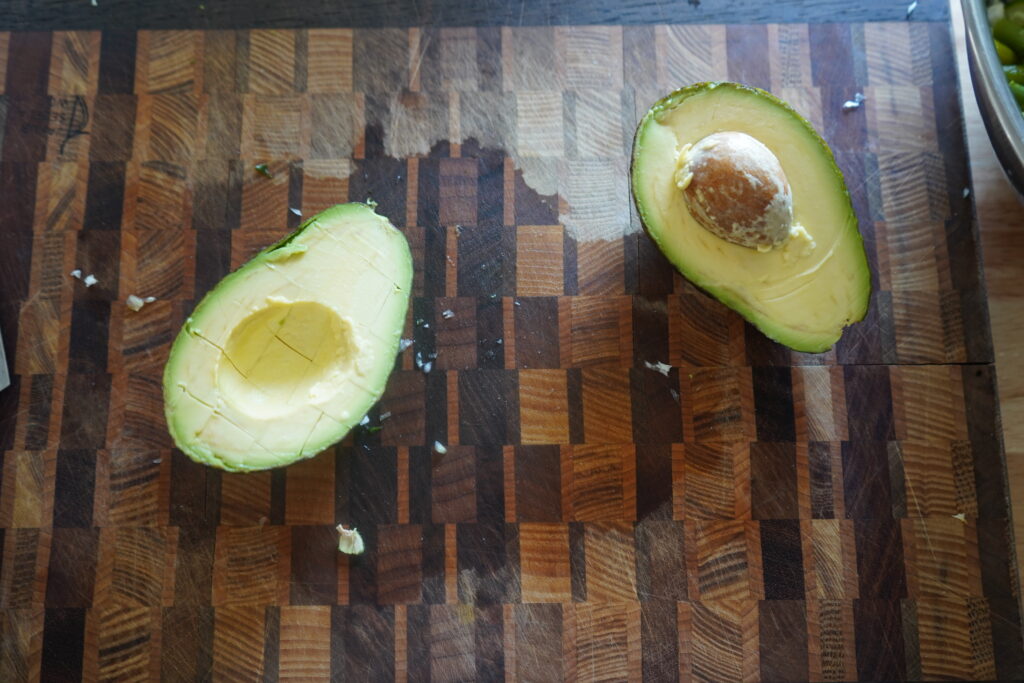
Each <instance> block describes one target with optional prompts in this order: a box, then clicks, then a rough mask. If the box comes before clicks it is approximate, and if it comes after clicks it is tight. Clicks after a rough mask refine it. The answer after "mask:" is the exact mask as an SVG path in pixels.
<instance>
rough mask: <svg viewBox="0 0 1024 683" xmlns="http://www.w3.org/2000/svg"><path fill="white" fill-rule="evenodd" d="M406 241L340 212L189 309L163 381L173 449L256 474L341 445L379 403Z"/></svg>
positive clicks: (404, 277)
mask: <svg viewBox="0 0 1024 683" xmlns="http://www.w3.org/2000/svg"><path fill="white" fill-rule="evenodd" d="M411 282H412V257H411V255H410V253H409V245H408V243H407V242H406V240H405V236H404V235H403V234H402V233H401V232H399V231H398V230H397V229H396V228H395V227H394V226H392V225H391V223H389V222H388V220H387V219H386V218H384V217H383V216H379V215H377V213H375V212H374V210H373V208H371V207H370V206H367V205H365V204H344V205H339V206H335V207H332V208H330V209H327V210H326V211H324V212H323V213H321V214H318V215H316V216H314V217H312V218H310V219H309V220H307V221H306V222H304V223H303V224H302V226H301V227H299V228H298V229H297V230H296V231H295V232H294V233H292V234H291V235H289V236H288V237H286V238H285V239H283V240H281V241H280V242H278V243H277V244H274V245H272V246H270V247H268V248H266V249H264V250H263V251H261V252H260V253H259V254H257V255H256V256H255V257H254V258H253V259H252V260H251V261H249V262H248V263H246V264H245V265H244V266H242V267H241V268H239V269H238V270H237V271H235V272H233V273H231V274H230V275H228V276H227V277H225V278H224V279H223V280H221V281H220V283H218V284H217V286H216V287H214V288H213V289H212V290H211V291H210V292H209V293H208V294H207V295H206V296H205V297H204V298H203V300H202V301H200V302H199V305H197V306H196V308H195V311H193V312H192V315H191V316H189V318H188V320H186V322H185V324H184V326H183V327H182V329H181V332H179V334H178V336H177V338H176V339H175V341H174V345H173V346H172V347H171V352H170V356H169V358H168V360H167V365H166V367H165V369H164V387H163V389H164V411H165V414H166V417H167V424H168V427H169V429H170V433H171V436H172V437H173V438H174V442H175V444H176V445H177V446H178V448H180V449H181V450H182V451H183V452H184V453H186V454H187V455H188V456H189V457H191V458H192V459H193V460H196V461H198V462H201V463H204V464H207V465H213V466H214V467H220V468H222V469H225V470H232V471H248V470H262V469H268V468H272V467H280V466H283V465H287V464H289V463H292V462H294V461H296V460H299V459H301V458H308V457H310V456H313V455H316V454H317V453H319V452H320V451H322V450H323V449H325V448H327V447H328V446H330V445H331V444H333V443H335V442H337V441H339V440H341V439H342V438H343V437H344V436H345V434H346V433H348V431H349V430H350V429H351V428H352V427H353V426H354V425H356V424H357V423H358V422H359V421H360V420H361V419H362V417H363V415H364V414H365V413H366V412H367V411H368V410H369V409H370V408H371V407H372V406H373V404H374V403H376V401H377V399H379V398H380V395H381V393H382V392H383V391H384V386H385V384H386V382H387V379H388V375H389V374H390V372H391V369H392V367H393V366H394V364H395V356H396V354H397V352H398V345H399V340H400V338H401V335H402V328H403V325H404V322H405V314H406V309H407V308H408V304H409V290H410V287H411Z"/></svg>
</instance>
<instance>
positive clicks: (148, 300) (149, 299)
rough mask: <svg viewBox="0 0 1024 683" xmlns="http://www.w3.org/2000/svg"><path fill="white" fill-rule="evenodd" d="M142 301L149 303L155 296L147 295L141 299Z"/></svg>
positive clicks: (154, 299)
mask: <svg viewBox="0 0 1024 683" xmlns="http://www.w3.org/2000/svg"><path fill="white" fill-rule="evenodd" d="M143 301H145V302H146V303H147V304H151V303H153V302H154V301H156V297H155V296H147V297H146V298H145V299H143Z"/></svg>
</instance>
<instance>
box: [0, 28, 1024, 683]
mask: <svg viewBox="0 0 1024 683" xmlns="http://www.w3.org/2000/svg"><path fill="white" fill-rule="evenodd" d="M0 74H2V75H3V80H2V81H0V87H2V93H3V97H2V99H0V104H2V105H3V106H2V108H0V115H2V119H0V121H2V124H3V125H0V130H2V131H3V138H2V144H3V148H2V163H0V217H2V226H3V231H4V240H3V244H2V246H0V283H2V287H0V327H2V329H3V331H4V338H5V339H6V340H8V358H9V360H10V362H11V363H12V370H13V372H12V380H13V384H12V386H11V387H10V388H9V389H7V390H5V391H4V392H3V393H0V420H2V422H0V451H2V457H3V467H2V470H0V471H2V480H0V546H2V555H0V557H2V564H0V650H2V654H0V679H2V680H16V679H18V678H23V677H28V678H35V677H39V676H42V677H44V678H48V679H54V678H62V677H66V678H72V679H73V678H78V677H84V678H85V679H86V680H95V679H98V678H126V679H127V678H135V679H141V678H156V677H158V676H162V677H164V678H167V679H171V680H196V679H203V678H209V677H211V676H213V677H217V678H231V679H238V680H255V679H258V678H261V677H262V678H266V679H275V678H278V677H282V678H283V677H293V678H295V677H297V678H304V679H321V678H327V677H329V676H330V677H334V678H337V679H348V678H353V679H357V680H386V679H391V678H398V679H403V680H404V679H412V680H469V679H478V680H500V679H502V678H505V679H522V680H557V679H583V680H626V679H630V680H637V679H640V678H641V677H643V678H645V679H648V680H674V679H682V680H729V681H739V680H743V681H758V680H764V681H769V680H771V681H776V680H805V679H814V680H882V679H895V678H910V679H920V678H931V679H934V678H943V677H945V678H953V679H994V678H1002V679H1008V680H1009V679H1015V678H1021V677H1022V676H1024V652H1022V648H1021V633H1020V613H1019V609H1018V602H1017V591H1018V586H1017V581H1016V570H1015V564H1014V560H1013V557H1012V551H1011V547H1012V546H1011V544H1010V543H1009V529H1010V526H1009V519H1008V518H1009V510H1008V505H1007V498H1006V477H1005V464H1004V460H1003V454H1002V447H1001V441H1000V428H999V423H998V406H997V403H996V399H995V390H994V383H995V378H994V375H993V370H992V365H991V361H992V350H991V344H990V340H989V335H988V320H987V313H986V304H985V293H984V286H983V282H982V279H981V276H980V268H979V263H980V257H979V253H978V243H977V235H976V231H975V227H974V223H973V214H972V208H971V198H970V196H969V195H970V193H969V178H968V173H967V168H966V161H965V155H964V144H963V136H962V121H961V116H960V111H959V108H958V99H957V82H956V75H955V70H954V66H953V59H952V49H951V44H950V36H949V32H948V25H947V24H945V23H920V24H918V23H908V22H898V23H877V24H811V25H806V24H799V23H795V24H780V25H771V24H770V25H750V26H728V27H726V26H722V25H691V26H634V27H624V28H623V27H616V26H601V27H571V26H566V27H558V28H522V27H517V28H479V29H437V30H434V29H431V30H427V29H423V30H421V29H394V30H371V29H357V30H344V29H330V30H260V31H255V30H254V31H237V32H236V31H222V32H201V31H178V32H175V31H166V32H164V31H142V32H139V33H134V32H120V33H119V32H105V33H103V34H100V33H97V32H54V33H11V34H0ZM707 79H731V80H738V81H742V82H745V83H747V84H750V85H754V86H759V87H763V88H767V89H770V90H772V91H773V92H775V93H777V94H779V95H781V96H782V97H784V98H786V99H787V100H789V101H790V102H791V103H792V104H793V105H794V107H795V108H796V109H797V110H798V111H800V112H802V113H803V114H804V115H805V116H807V117H808V118H809V120H810V121H811V122H812V123H813V124H814V125H815V127H816V128H817V129H818V130H820V131H821V132H822V134H823V136H824V137H825V139H826V140H827V141H828V142H829V143H830V144H831V145H832V148H833V150H834V152H835V155H836V159H837V162H838V164H839V166H840V167H841V169H842V170H843V172H844V174H845V176H846V179H847V183H848V185H849V188H850V193H851V197H852V199H853V204H854V206H855V208H856V210H857V214H858V216H859V219H860V226H861V231H862V233H863V235H864V239H865V246H866V249H867V254H868V259H869V261H870V263H871V267H872V284H873V287H874V289H873V294H872V300H871V309H870V313H869V315H868V317H867V318H866V320H865V321H864V322H862V323H860V324H858V325H856V326H854V327H852V328H851V329H849V330H848V331H847V332H846V335H845V336H844V337H843V339H842V341H841V342H840V343H839V344H838V345H837V346H836V348H835V349H834V350H832V351H830V352H828V353H826V354H823V355H819V356H811V355H803V354H797V353H793V352H790V351H788V350H787V349H784V348H782V347H780V346H777V345H775V344H773V343H771V342H769V341H768V340H766V339H765V338H764V337H763V336H761V335H760V334H759V333H758V332H756V331H755V330H754V329H753V328H751V327H750V326H749V325H747V324H745V323H744V322H743V321H742V319H740V318H739V317H738V316H736V315H735V314H733V313H732V312H730V311H729V310H728V309H726V308H724V307H723V306H721V305H720V304H718V303H717V302H715V301H714V300H712V299H709V298H708V297H706V296H704V295H702V294H701V293H700V292H698V291H697V290H695V289H694V288H693V287H692V286H690V285H689V284H688V283H687V282H686V281H685V280H683V279H682V278H681V277H680V276H679V275H678V274H676V273H675V271H674V270H673V269H672V268H671V266H670V265H669V264H668V263H667V262H666V261H665V260H664V258H663V257H662V256H661V255H660V254H659V252H658V251H657V249H656V248H654V247H653V245H652V243H651V242H650V241H649V240H648V238H647V237H646V236H644V234H643V232H642V230H641V228H640V225H639V223H638V220H637V217H636V214H635V212H634V211H633V210H632V208H631V205H630V197H629V187H628V177H627V168H628V156H629V151H630V145H631V139H632V133H633V130H634V128H635V125H636V122H637V120H638V118H639V116H640V115H642V113H643V112H644V111H645V110H646V108H647V107H648V106H649V105H650V104H651V103H652V102H653V101H654V100H656V99H657V98H658V97H660V96H661V95H663V94H665V93H667V92H669V91H671V90H672V89H674V88H675V87H678V86H680V85H684V84H688V83H691V82H694V81H699V80H707ZM857 92H862V93H864V95H865V101H864V104H863V106H862V107H861V108H860V109H857V110H853V111H844V110H843V108H842V104H843V102H844V101H846V100H848V99H851V98H852V97H853V96H854V94H855V93H857ZM260 163H266V164H267V168H268V171H269V177H267V176H266V175H263V174H260V173H258V172H257V171H256V170H255V166H256V165H257V164H260ZM368 198H371V199H373V200H374V201H376V202H377V203H378V210H379V211H380V212H381V213H383V214H384V215H386V216H388V217H389V218H390V219H391V220H392V222H394V224H395V225H397V226H398V227H399V228H400V229H401V230H402V231H403V232H404V233H405V234H406V235H407V237H408V239H409V242H410V244H411V246H412V250H413V254H414V259H415V282H414V292H413V302H412V306H411V310H410V313H409V316H408V320H407V323H406V336H407V337H408V338H410V339H413V340H414V344H413V346H412V348H410V349H409V350H407V351H406V352H404V353H403V354H402V355H401V356H400V357H399V359H398V360H397V362H396V368H395V371H394V373H393V375H392V377H391V379H390V381H389V383H388V387H387V391H386V393H385V395H384V397H383V399H382V400H381V402H380V405H379V406H377V407H375V408H374V409H373V411H372V412H371V415H370V419H371V424H373V425H377V424H379V425H380V426H381V427H382V429H381V430H380V431H379V432H369V431H367V432H362V433H360V434H358V435H355V436H350V437H349V438H348V439H346V441H345V442H344V443H342V444H341V445H339V446H337V447H335V448H331V449H329V450H327V451H325V452H324V453H321V454H320V455H318V456H317V457H315V458H313V459H310V460H308V461H305V462H302V463H298V464H295V465H293V466H291V467H289V468H287V469H281V470H276V471H272V472H265V473H257V474H248V475H239V474H225V473H222V472H220V471H217V470H214V469H210V468H206V467H203V466H201V465H198V464H195V463H193V462H191V461H190V460H188V459H187V458H186V457H185V456H183V455H182V454H181V453H180V452H178V451H176V450H175V449H174V448H173V446H172V443H171V441H170V439H169V437H168V435H167V432H166V427H165V423H164V418H163V405H162V400H161V384H160V382H161V372H162V369H163V364H164V362H165V360H166V357H167V353H168V349H169V345H170V343H171V341H172V339H173V337H174V335H175V334H176V332H177V330H178V329H179V327H180V325H181V323H182V321H183V320H184V318H185V317H186V316H187V315H188V313H189V311H190V310H191V308H192V307H193V305H194V304H195V302H196V301H197V300H198V299H199V298H200V297H201V296H202V295H203V294H205V293H206V292H207V291H209V289H210V288H211V287H212V286H213V285H214V284H216V282H217V281H218V280H219V279H220V278H221V277H222V276H223V275H225V274H226V273H228V272H229V271H230V270H231V269H233V268H235V267H237V266H239V265H240V264H242V263H244V262H245V260H246V259H247V258H248V257H250V256H251V255H252V254H254V253H255V252H256V251H257V250H259V249H260V248H262V247H263V246H265V245H267V244H269V243H271V242H272V241H274V240H276V239H278V238H279V237H281V236H282V235H284V234H286V233H287V232H288V231H289V230H290V229H292V228H294V227H296V226H297V225H298V224H299V222H300V221H301V220H302V219H301V218H300V216H299V215H298V214H299V213H301V214H302V215H303V216H309V215H311V214H313V213H314V212H316V211H318V210H321V209H323V208H326V207H327V206H330V205H332V204H334V203H337V202H341V201H347V200H358V201H362V200H365V199H368ZM293 209H294V211H293ZM75 268H80V269H81V270H82V272H83V274H90V273H91V274H94V275H95V277H96V278H97V279H98V282H97V284H95V285H94V286H92V287H86V286H85V285H84V283H83V282H82V281H80V280H77V279H74V278H72V277H70V276H69V275H68V273H69V272H70V271H71V270H73V269H75ZM338 286H342V287H343V286H344V282H339V283H338ZM130 294H135V295H138V296H142V297H146V296H152V297H155V298H156V301H154V302H153V303H149V304H147V305H146V306H145V307H144V308H143V309H142V310H141V311H139V312H133V311H131V310H129V309H128V308H127V307H126V306H125V303H124V302H125V299H126V298H127V297H128V295H130ZM424 362H427V363H429V372H428V371H427V369H428V368H427V367H424ZM658 363H667V364H668V365H670V366H671V368H670V369H669V370H668V371H667V374H663V373H662V372H659V371H658V370H657V369H651V368H650V367H649V364H650V365H656V364H658ZM435 442H437V443H439V444H442V445H443V446H444V447H446V452H445V453H440V452H438V449H436V448H435V447H434V444H435ZM338 523H345V524H349V525H352V526H355V527H357V528H358V529H359V531H360V533H361V534H362V536H363V538H364V539H365V541H366V552H365V553H364V554H362V555H359V556H346V555H342V554H339V553H338V552H337V550H336V548H335V545H336V534H335V531H334V526H335V525H336V524H338Z"/></svg>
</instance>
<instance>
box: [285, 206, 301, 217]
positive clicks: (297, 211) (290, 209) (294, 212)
mask: <svg viewBox="0 0 1024 683" xmlns="http://www.w3.org/2000/svg"><path fill="white" fill-rule="evenodd" d="M288 210H289V211H291V212H292V213H293V214H295V215H296V216H302V212H301V211H299V210H298V209H296V208H289V209H288Z"/></svg>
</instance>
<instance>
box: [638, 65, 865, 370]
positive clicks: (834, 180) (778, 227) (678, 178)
mask: <svg viewBox="0 0 1024 683" xmlns="http://www.w3.org/2000/svg"><path fill="white" fill-rule="evenodd" d="M630 180H631V184H632V191H633V199H634V201H635V203H636V209H637V212H638V213H639V215H640V219H641V221H642V222H643V224H644V227H645V229H646V230H647V233H648V234H649V235H650V237H651V238H652V239H653V240H654V242H655V243H657V245H658V247H659V248H660V249H661V251H662V253H664V254H665V256H666V257H667V258H668V259H669V261H671V262H672V264H673V265H674V266H675V267H676V268H678V269H679V272H680V273H682V274H683V276H685V277H686V278H688V279H689V280H690V281H691V282H693V283H694V284H695V285H696V286H698V287H700V288H701V289H703V290H704V291H706V292H708V293H709V294H711V295H712V296H714V297H715V298H717V299H718V300H719V301H721V302H722V303H724V304H725V305H726V306H729V307H730V308H732V309H733V310H735V311H736V312H737V313H739V314H740V315H742V316H743V317H744V318H746V319H747V320H748V321H750V322H751V323H753V324H754V325H755V326H756V327H757V328H758V329H759V330H761V331H762V332H763V333H764V334H765V335H767V336H768V337H770V338H771V339H774V340H775V341H777V342H779V343H781V344H785V345H786V346H789V347H790V348H792V349H795V350H797V351H805V352H811V353H818V352H822V351H826V350H828V349H829V348H830V347H831V346H832V345H833V344H834V343H835V342H836V341H837V340H838V339H839V337H840V336H841V335H842V333H843V328H844V327H846V326H847V325H850V324H852V323H855V322H858V321H860V320H862V319H863V318H864V315H865V314H866V313H867V308H868V300H869V298H870V294H871V273H870V271H869V269H868V262H867V257H866V255H865V253H864V243H863V240H862V238H861V235H860V232H859V230H858V226H857V216H856V214H855V213H854V210H853V205H852V204H851V202H850V195H849V193H848V192H847V189H846V183H845V182H844V180H843V175H842V172H841V171H840V170H839V168H838V167H837V166H836V163H835V159H834V158H833V156H832V152H831V150H830V149H829V148H828V145H827V144H826V143H825V141H824V140H822V139H821V137H820V136H819V135H818V134H817V133H816V132H815V131H814V129H813V128H812V127H811V125H810V124H809V123H808V122H807V121H806V120H805V119H804V118H803V117H801V116H800V115H799V114H797V113H796V112H795V111H794V110H793V109H792V108H791V107H790V106H789V105H787V104H786V103H785V102H783V101H782V100H780V99H778V98H776V97H775V96H773V95H771V94H769V93H767V92H765V91H763V90H759V89H757V88H751V87H747V86H744V85H740V84H737V83H727V82H722V83H697V84H695V85H691V86H688V87H685V88H682V89H680V90H677V91H676V92H674V93H672V94H671V95H668V96H667V97H665V98H663V99H661V100H659V101H658V102H657V103H655V104H654V106H652V107H651V108H650V110H649V111H648V112H647V113H646V114H645V115H644V117H643V119H642V120H641V121H640V124H639V126H638V127H637V131H636V137H635V138H634V140H633V155H632V169H631V178H630Z"/></svg>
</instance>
